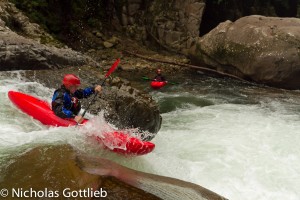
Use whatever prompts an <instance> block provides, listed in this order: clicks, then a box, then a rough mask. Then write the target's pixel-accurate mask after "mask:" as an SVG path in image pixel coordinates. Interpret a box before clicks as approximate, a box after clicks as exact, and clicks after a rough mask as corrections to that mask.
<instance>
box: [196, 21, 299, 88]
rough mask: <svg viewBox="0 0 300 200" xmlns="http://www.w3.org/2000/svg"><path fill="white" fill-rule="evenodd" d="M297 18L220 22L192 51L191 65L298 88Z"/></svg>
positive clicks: (266, 82)
mask: <svg viewBox="0 0 300 200" xmlns="http://www.w3.org/2000/svg"><path fill="white" fill-rule="evenodd" d="M299 27H300V19H296V18H277V17H263V16H249V17H243V18H241V19H239V20H237V21H235V22H231V21H226V22H224V23H221V24H220V25H219V26H217V27H216V28H215V29H213V30H212V31H211V32H209V33H208V34H206V35H205V36H203V37H202V38H200V39H199V40H198V42H197V44H196V45H195V48H193V49H192V50H191V57H192V60H193V62H194V63H196V64H199V63H205V64H207V65H210V66H213V67H214V68H216V69H218V70H219V71H223V72H228V73H232V74H234V75H237V76H240V77H244V78H246V79H250V80H254V81H256V82H258V83H264V84H268V85H271V86H277V87H282V88H290V89H299V88H300V79H299V76H300V43H299V41H300V28H299Z"/></svg>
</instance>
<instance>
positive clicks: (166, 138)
mask: <svg viewBox="0 0 300 200" xmlns="http://www.w3.org/2000/svg"><path fill="white" fill-rule="evenodd" d="M185 88H186V89H185ZM9 90H17V91H22V92H26V93H29V94H32V95H35V96H38V97H40V98H42V99H47V100H49V101H50V99H51V96H52V94H53V91H54V89H49V88H46V87H44V86H42V85H41V84H39V83H36V82H26V80H24V79H23V78H22V76H21V75H20V74H19V73H10V75H8V74H7V73H5V74H0V103H1V111H0V117H1V120H0V162H1V161H2V163H0V166H1V165H3V164H5V163H3V162H4V161H5V158H6V157H8V156H10V155H14V154H18V153H20V152H22V151H25V150H27V149H30V148H33V147H35V146H38V145H41V144H62V143H63V144H64V143H67V144H71V145H72V146H75V147H76V148H79V149H80V150H83V151H85V152H87V153H89V154H92V155H99V156H101V157H106V158H109V159H111V160H113V161H116V162H118V163H120V164H122V165H125V166H128V167H130V168H133V169H137V170H141V171H144V172H149V173H154V174H159V175H164V176H170V177H174V178H179V179H182V180H186V181H189V182H193V183H196V184H199V185H201V186H203V187H206V188H208V189H210V190H212V191H214V192H216V193H218V194H220V195H222V196H225V197H226V198H229V199H231V200H240V199H243V200H253V199H255V200H269V199H272V200H281V199H285V200H299V199H300V191H299V188H300V175H299V170H300V147H299V144H300V115H299V113H300V100H299V97H300V93H299V92H297V91H296V92H288V91H284V90H274V89H271V88H263V89H262V88H259V87H256V86H253V87H250V86H244V85H238V84H236V83H232V84H229V85H228V84H227V82H226V81H219V80H217V79H212V78H211V79H205V80H201V81H199V82H195V81H193V82H192V83H191V82H190V83H186V85H184V84H183V85H180V86H172V87H170V88H166V89H165V90H163V91H161V92H152V93H151V94H152V95H153V96H154V98H155V99H156V100H157V101H158V102H159V104H160V106H161V110H162V111H163V113H162V117H163V123H162V128H161V130H160V131H159V133H158V134H157V136H156V137H155V138H154V140H153V142H154V143H155V144H156V149H155V150H154V152H153V153H151V154H148V155H146V156H143V157H135V158H124V157H122V156H119V155H117V154H114V153H111V152H109V151H106V150H103V149H102V148H100V147H98V146H97V144H95V143H93V141H90V140H88V139H87V137H86V135H85V134H83V133H84V131H82V130H78V129H77V128H74V127H69V128H47V127H45V126H42V125H41V124H40V123H39V122H37V121H35V120H33V119H31V118H30V117H28V116H26V115H25V114H23V113H21V112H20V111H18V110H17V109H16V108H15V107H14V106H13V105H12V104H11V103H10V101H9V99H8V97H7V92H8V91H9ZM99 119H100V120H99V123H98V124H95V125H97V126H101V125H103V126H104V125H106V123H105V122H104V121H103V119H102V118H101V116H100V117H99Z"/></svg>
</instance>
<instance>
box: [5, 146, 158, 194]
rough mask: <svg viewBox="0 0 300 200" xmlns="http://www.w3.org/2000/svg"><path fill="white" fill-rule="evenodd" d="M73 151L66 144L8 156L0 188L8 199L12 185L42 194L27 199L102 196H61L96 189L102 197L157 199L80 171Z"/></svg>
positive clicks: (118, 183)
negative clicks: (55, 196) (101, 191)
mask: <svg viewBox="0 0 300 200" xmlns="http://www.w3.org/2000/svg"><path fill="white" fill-rule="evenodd" d="M76 154H77V152H76V150H74V149H73V148H72V147H71V146H69V145H60V146H43V147H37V148H34V149H32V150H30V151H28V152H25V153H24V154H22V155H20V156H16V157H14V158H10V159H9V160H8V162H7V163H8V164H7V166H6V167H5V168H3V169H0V172H1V178H0V188H1V189H2V188H6V189H8V191H9V193H8V199H11V197H12V196H11V195H12V194H11V191H12V188H14V189H18V188H20V189H22V190H23V191H26V190H30V188H32V190H34V191H42V192H40V194H42V193H43V194H44V195H42V197H40V198H30V199H103V198H96V197H94V198H79V197H77V198H67V197H66V196H64V195H68V193H69V191H77V192H78V191H80V190H86V191H87V190H88V189H89V190H90V191H96V190H99V191H100V188H102V190H104V191H106V192H107V196H106V197H105V198H104V199H111V200H115V199H133V200H139V199H145V200H158V199H160V198H158V197H156V196H155V195H153V194H150V193H148V192H145V191H143V190H141V189H138V188H136V187H133V186H131V185H129V184H127V183H125V182H123V181H121V180H118V179H117V178H115V177H113V176H99V175H94V174H90V173H88V172H85V171H82V170H81V169H80V168H79V167H78V166H77V164H76V160H75V158H76ZM67 188H68V189H67ZM66 189H67V190H66ZM50 191H57V194H58V195H59V196H58V198H51V194H50V193H51V192H50ZM46 193H47V196H48V198H46V196H45V195H46ZM74 194H75V193H74ZM27 195H28V193H27ZM54 195H55V194H54ZM82 195H83V193H82ZM86 195H87V193H86ZM103 195H105V194H103ZM52 197H53V196H52ZM89 197H91V196H89Z"/></svg>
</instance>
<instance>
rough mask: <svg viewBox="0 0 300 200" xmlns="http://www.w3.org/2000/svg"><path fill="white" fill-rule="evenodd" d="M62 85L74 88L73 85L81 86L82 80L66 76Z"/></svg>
mask: <svg viewBox="0 0 300 200" xmlns="http://www.w3.org/2000/svg"><path fill="white" fill-rule="evenodd" d="M62 83H63V85H64V86H66V87H69V86H73V85H75V86H79V85H80V79H79V78H78V77H77V76H75V75H74V74H66V75H65V76H64V79H63V81H62Z"/></svg>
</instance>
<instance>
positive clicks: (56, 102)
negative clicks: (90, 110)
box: [52, 91, 74, 118]
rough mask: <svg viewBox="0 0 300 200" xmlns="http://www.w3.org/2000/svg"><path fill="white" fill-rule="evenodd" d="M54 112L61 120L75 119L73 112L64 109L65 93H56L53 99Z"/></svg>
mask: <svg viewBox="0 0 300 200" xmlns="http://www.w3.org/2000/svg"><path fill="white" fill-rule="evenodd" d="M52 110H53V112H54V113H55V115H56V116H58V117H60V118H73V117H74V114H73V112H72V111H70V110H68V109H66V108H65V107H64V93H62V92H60V91H56V92H55V93H54V95H53V98H52Z"/></svg>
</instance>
